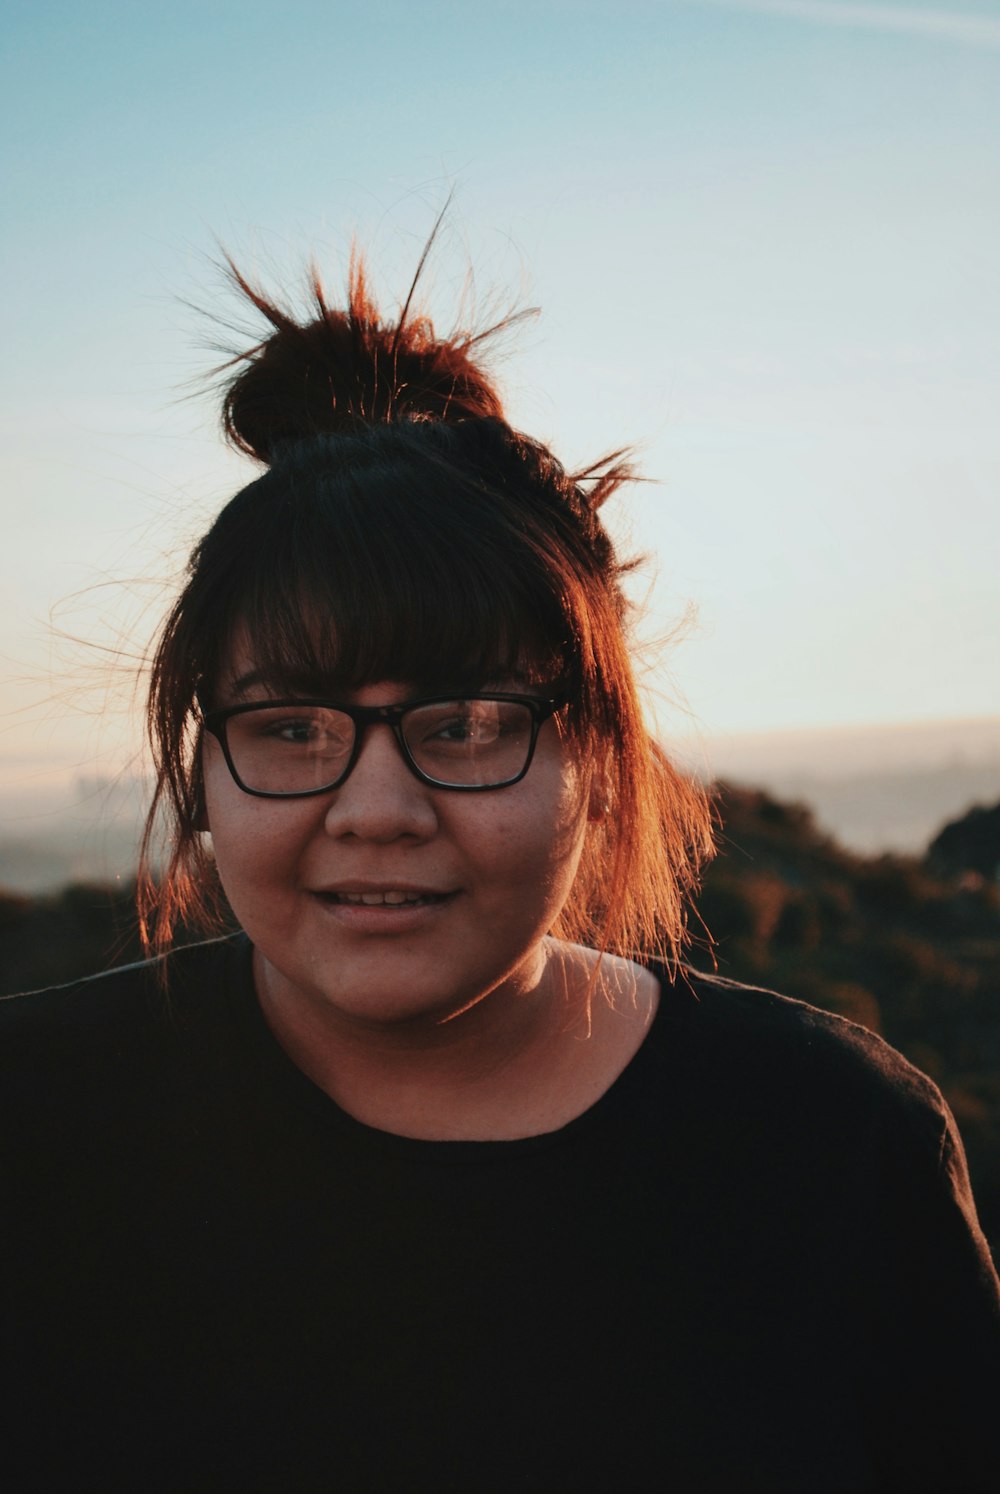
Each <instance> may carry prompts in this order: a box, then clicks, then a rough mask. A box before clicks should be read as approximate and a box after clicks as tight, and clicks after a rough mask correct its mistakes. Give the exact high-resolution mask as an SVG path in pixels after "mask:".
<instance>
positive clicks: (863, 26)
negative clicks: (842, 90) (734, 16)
mask: <svg viewBox="0 0 1000 1494" xmlns="http://www.w3.org/2000/svg"><path fill="white" fill-rule="evenodd" d="M688 3H692V0H688ZM694 3H699V0H694ZM700 3H701V4H703V5H704V4H708V5H712V6H714V7H715V8H716V9H722V10H743V11H753V12H756V13H758V14H760V15H772V16H788V17H789V18H791V19H792V20H797V21H809V22H812V23H813V24H814V25H818V26H841V27H849V28H852V29H855V30H861V31H895V32H898V33H900V34H902V35H906V36H926V37H931V38H937V39H940V40H942V41H954V42H966V43H968V44H970V45H972V46H979V47H995V48H997V49H998V50H1000V19H994V18H993V17H989V16H977V15H971V14H962V13H961V12H959V11H952V10H944V9H942V8H940V7H938V8H935V9H932V8H929V7H928V8H925V7H923V6H915V5H862V4H858V3H848V0H700Z"/></svg>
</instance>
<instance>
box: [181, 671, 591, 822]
mask: <svg viewBox="0 0 1000 1494" xmlns="http://www.w3.org/2000/svg"><path fill="white" fill-rule="evenodd" d="M565 704H566V696H565V695H558V696H553V697H551V698H549V699H543V698H540V697H538V696H534V695H503V694H500V695H494V694H490V695H466V696H462V697H460V698H458V699H455V698H453V697H451V696H433V697H432V698H430V699H427V700H411V701H408V702H406V704H405V705H384V706H350V705H341V704H340V703H339V702H336V701H329V700H267V701H261V702H254V703H253V704H250V705H238V706H230V707H229V708H228V709H226V710H222V711H209V712H208V713H207V714H206V715H205V717H204V724H205V729H206V731H209V732H211V733H212V735H213V736H214V737H217V738H218V740H219V743H220V745H221V747H222V751H223V753H224V754H225V759H226V762H227V764H228V766H229V771H230V773H231V774H232V775H233V778H234V779H235V781H236V783H237V784H238V785H239V787H240V788H241V789H243V791H244V793H247V794H257V795H259V796H260V797H261V798H264V799H301V798H305V797H307V796H308V795H309V794H325V793H326V792H327V791H328V790H329V789H334V788H339V787H340V785H341V784H342V783H343V782H344V780H345V779H346V778H347V776H348V774H349V773H350V772H351V770H352V768H353V767H354V765H355V763H356V762H357V760H358V757H359V755H360V753H361V745H362V741H363V738H364V733H365V730H366V728H367V727H369V726H373V725H384V726H388V727H390V728H391V730H392V733H393V735H394V736H395V738H396V741H397V742H398V744H399V749H400V751H401V753H402V755H403V759H404V761H405V762H406V765H407V767H408V768H409V769H410V771H411V772H412V773H414V774H415V776H416V777H417V778H419V779H420V781H421V783H427V784H430V785H431V787H432V788H447V789H459V790H466V791H475V790H482V789H495V788H506V787H507V786H508V785H509V784H512V783H517V782H518V781H519V780H520V779H522V778H523V777H524V775H525V773H527V771H528V768H529V767H530V766H531V759H532V756H533V754H534V751H535V743H536V742H537V740H538V731H539V727H540V726H541V725H542V723H543V722H544V721H547V720H548V718H549V717H550V716H551V715H553V714H554V713H555V712H556V711H558V710H559V709H560V708H561V707H562V706H564V705H565Z"/></svg>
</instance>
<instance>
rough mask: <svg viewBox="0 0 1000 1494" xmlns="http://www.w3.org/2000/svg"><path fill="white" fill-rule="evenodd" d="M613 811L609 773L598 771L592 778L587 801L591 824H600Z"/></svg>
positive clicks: (588, 817) (588, 816)
mask: <svg viewBox="0 0 1000 1494" xmlns="http://www.w3.org/2000/svg"><path fill="white" fill-rule="evenodd" d="M610 813H611V790H610V787H609V784H608V775H607V773H605V772H597V773H595V774H594V776H593V778H591V780H590V797H589V800H588V802H587V819H588V821H589V822H590V824H591V825H599V824H600V822H601V821H602V820H606V819H607V817H608V815H609V814H610Z"/></svg>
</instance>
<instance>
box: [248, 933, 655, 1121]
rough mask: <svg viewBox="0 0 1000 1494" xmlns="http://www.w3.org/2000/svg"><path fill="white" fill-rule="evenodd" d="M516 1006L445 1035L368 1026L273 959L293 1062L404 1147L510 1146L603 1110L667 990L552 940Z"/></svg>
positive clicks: (465, 1014) (621, 964)
mask: <svg viewBox="0 0 1000 1494" xmlns="http://www.w3.org/2000/svg"><path fill="white" fill-rule="evenodd" d="M541 953H542V958H541V959H540V960H539V961H538V963H537V968H536V969H534V970H532V971H531V973H530V976H529V978H528V979H527V980H525V981H522V982H521V983H520V984H519V985H518V987H517V991H516V994H513V993H512V991H511V988H510V986H506V985H505V986H503V987H500V988H498V989H497V990H496V991H494V992H491V993H489V994H487V995H485V996H483V997H481V998H480V999H479V1000H477V1001H475V1002H474V1003H471V1004H470V1005H468V1006H466V1007H464V1008H462V1009H461V1010H459V1011H458V1012H456V1013H454V1014H452V1015H450V1016H448V1017H446V1018H444V1019H439V1020H437V1021H435V1022H432V1023H394V1024H381V1025H380V1024H371V1023H367V1024H364V1025H362V1024H359V1023H357V1022H353V1021H345V1020H343V1019H342V1017H341V1016H340V1014H338V1013H337V1012H335V1011H332V1010H331V1009H330V1008H329V1007H328V1006H325V1005H324V1004H323V1003H322V1002H320V1001H310V1000H308V999H307V998H305V997H302V996H298V995H289V993H288V992H287V991H284V990H282V986H281V981H280V978H276V972H274V971H273V969H272V967H270V966H268V965H267V963H266V961H264V960H262V959H261V958H260V956H259V955H255V960H254V975H255V982H256V986H257V992H258V997H259V999H260V1004H261V1008H262V1010H263V1013H264V1017H265V1020H266V1021H267V1023H268V1026H269V1027H270V1028H271V1031H272V1033H273V1034H274V1037H275V1038H276V1040H277V1041H278V1043H279V1044H280V1045H281V1046H282V1048H284V1050H285V1052H286V1053H287V1054H288V1056H289V1057H290V1058H291V1059H292V1061H293V1062H294V1063H295V1064H296V1065H297V1066H298V1067H299V1068H300V1069H301V1070H302V1071H303V1072H304V1073H305V1074H306V1075H307V1077H308V1078H310V1079H311V1080H312V1081H313V1083H314V1084H316V1085H317V1086H318V1087H319V1088H320V1089H322V1090H324V1091H325V1092H326V1093H327V1094H328V1095H329V1096H330V1097H331V1098H332V1099H333V1100H335V1101H336V1102H337V1104H339V1105H340V1107H341V1108H342V1109H343V1110H346V1111H347V1112H348V1114H350V1115H352V1116H354V1117H355V1119H357V1120H360V1121H362V1122H364V1123H365V1124H366V1125H370V1126H373V1127H375V1128H376V1129H378V1130H384V1131H389V1132H393V1133H395V1134H397V1135H402V1136H411V1137H417V1138H420V1139H424V1140H432V1141H454V1140H469V1141H505V1140H515V1139H518V1138H520V1137H524V1136H533V1135H541V1134H544V1133H545V1132H547V1131H553V1130H558V1129H559V1128H560V1127H561V1126H564V1125H566V1124H568V1122H569V1121H571V1120H573V1119H575V1118H576V1116H578V1115H580V1114H582V1113H583V1112H584V1111H585V1110H587V1109H589V1108H590V1106H591V1105H593V1104H594V1103H595V1102H596V1101H597V1100H598V1099H599V1098H600V1097H601V1095H602V1094H604V1092H605V1091H606V1090H607V1089H608V1088H609V1087H610V1085H611V1084H613V1083H614V1081H615V1080H616V1079H617V1078H618V1076H619V1075H620V1074H621V1072H622V1070H623V1069H624V1068H625V1067H626V1066H627V1065H628V1063H629V1062H630V1061H631V1059H632V1058H633V1057H634V1055H635V1053H636V1051H637V1050H638V1048H639V1047H640V1046H641V1044H642V1041H643V1039H644V1038H645V1035H646V1032H647V1031H648V1029H649V1026H650V1023H651V1022H652V1019H653V1016H654V1015H655V1012H656V1005H657V1001H658V997H659V985H658V982H657V981H656V979H655V977H654V976H653V975H652V974H651V973H650V972H649V971H647V970H644V969H642V967H640V966H638V965H634V964H632V963H631V962H630V961H627V960H623V959H620V958H618V957H616V956H613V955H605V956H604V957H603V958H602V959H601V960H600V961H599V962H598V957H597V955H596V953H595V952H594V951H593V950H590V949H584V948H582V947H581V946H579V945H568V944H564V943H561V942H559V941H557V940H546V941H545V944H544V947H543V950H542V952H541Z"/></svg>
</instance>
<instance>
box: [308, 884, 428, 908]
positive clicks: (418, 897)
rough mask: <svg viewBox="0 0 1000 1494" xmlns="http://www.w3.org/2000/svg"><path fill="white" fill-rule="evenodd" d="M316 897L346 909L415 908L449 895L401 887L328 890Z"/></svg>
mask: <svg viewBox="0 0 1000 1494" xmlns="http://www.w3.org/2000/svg"><path fill="white" fill-rule="evenodd" d="M316 895H317V897H321V898H323V900H324V901H327V902H331V903H335V904H340V905H342V906H344V907H348V908H351V907H353V908H416V907H422V906H423V905H425V904H428V903H439V902H442V901H443V900H444V898H446V897H449V896H450V895H451V894H450V893H445V892H413V891H408V890H406V889H404V888H401V887H387V888H386V889H385V890H384V891H380V892H348V891H346V890H338V889H334V888H331V889H328V890H324V891H321V892H318V893H317V894H316Z"/></svg>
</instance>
